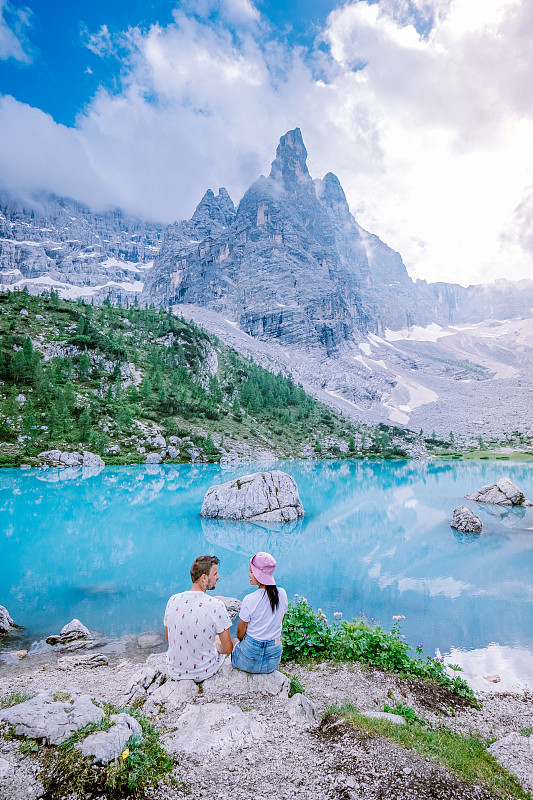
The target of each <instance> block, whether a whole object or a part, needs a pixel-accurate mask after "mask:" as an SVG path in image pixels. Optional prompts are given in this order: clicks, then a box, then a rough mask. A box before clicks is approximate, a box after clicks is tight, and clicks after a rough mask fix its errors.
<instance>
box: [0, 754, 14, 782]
mask: <svg viewBox="0 0 533 800" xmlns="http://www.w3.org/2000/svg"><path fill="white" fill-rule="evenodd" d="M12 771H13V767H12V766H11V764H10V763H9V761H6V759H5V758H0V778H7V776H8V775H9V773H10V772H12Z"/></svg>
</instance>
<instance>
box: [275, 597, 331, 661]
mask: <svg viewBox="0 0 533 800" xmlns="http://www.w3.org/2000/svg"><path fill="white" fill-rule="evenodd" d="M296 597H298V600H297V602H296V603H289V608H288V610H287V614H286V616H285V622H284V623H283V660H284V661H298V660H301V659H302V658H316V657H319V656H325V657H327V656H328V655H329V652H330V649H331V640H332V632H331V628H330V627H329V625H328V623H327V620H326V618H325V616H324V615H323V614H322V613H321V612H319V613H317V614H315V612H314V611H313V609H312V608H311V606H310V605H308V603H307V600H306V599H305V597H300V596H299V595H296Z"/></svg>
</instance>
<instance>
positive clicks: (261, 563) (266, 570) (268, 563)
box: [250, 553, 276, 586]
mask: <svg viewBox="0 0 533 800" xmlns="http://www.w3.org/2000/svg"><path fill="white" fill-rule="evenodd" d="M250 569H251V570H252V573H253V575H254V577H255V578H256V579H257V580H258V581H259V583H262V584H263V586H275V585H276V580H275V578H274V575H273V572H274V570H275V569H276V559H275V558H274V556H271V555H270V553H256V554H255V556H254V557H253V558H252V559H251V560H250Z"/></svg>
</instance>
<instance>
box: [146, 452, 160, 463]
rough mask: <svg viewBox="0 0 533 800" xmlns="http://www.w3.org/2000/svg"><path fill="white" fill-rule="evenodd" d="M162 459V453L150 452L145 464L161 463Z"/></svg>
mask: <svg viewBox="0 0 533 800" xmlns="http://www.w3.org/2000/svg"><path fill="white" fill-rule="evenodd" d="M162 460H163V459H162V458H161V455H160V453H148V455H147V456H146V461H145V464H160V463H161V461H162Z"/></svg>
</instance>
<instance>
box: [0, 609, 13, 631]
mask: <svg viewBox="0 0 533 800" xmlns="http://www.w3.org/2000/svg"><path fill="white" fill-rule="evenodd" d="M16 627H17V626H16V625H15V623H14V622H13V620H12V619H11V617H10V615H9V611H8V610H7V608H6V607H5V606H0V636H5V635H7V634H8V633H10V632H11V631H12V630H13V629H14V628H16Z"/></svg>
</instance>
